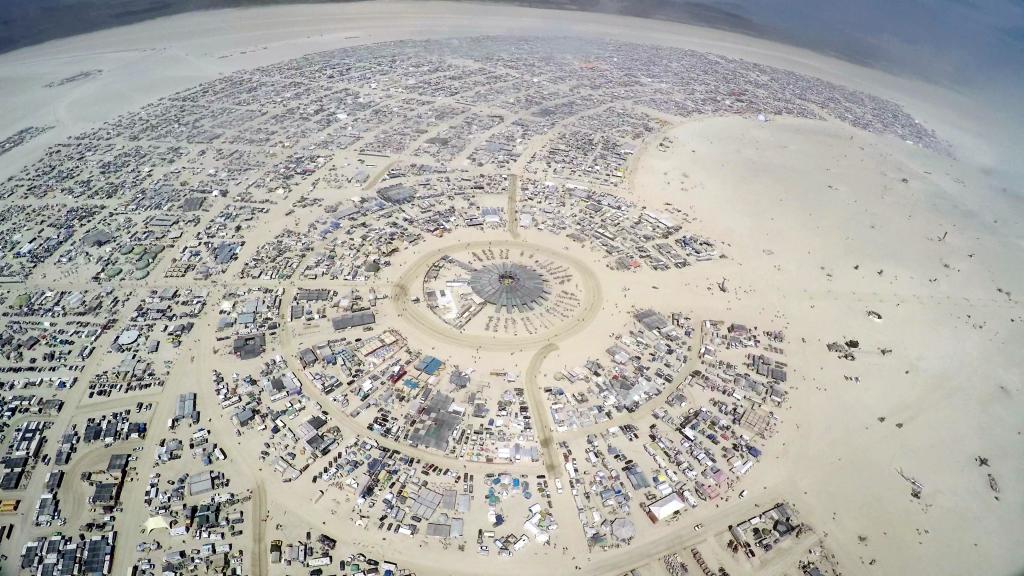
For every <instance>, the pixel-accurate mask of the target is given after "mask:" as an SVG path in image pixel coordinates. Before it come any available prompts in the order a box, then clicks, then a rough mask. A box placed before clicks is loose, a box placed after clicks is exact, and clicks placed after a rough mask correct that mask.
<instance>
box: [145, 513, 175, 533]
mask: <svg viewBox="0 0 1024 576" xmlns="http://www.w3.org/2000/svg"><path fill="white" fill-rule="evenodd" d="M170 528H171V525H170V524H168V523H167V519H166V518H164V517H163V516H153V517H152V518H150V519H149V520H146V522H145V523H143V525H142V529H143V530H145V531H146V534H149V533H150V532H152V531H153V530H160V529H164V530H169V529H170Z"/></svg>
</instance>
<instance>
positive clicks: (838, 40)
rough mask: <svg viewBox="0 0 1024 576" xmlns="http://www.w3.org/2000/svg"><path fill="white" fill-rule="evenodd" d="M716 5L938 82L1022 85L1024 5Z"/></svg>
mask: <svg viewBox="0 0 1024 576" xmlns="http://www.w3.org/2000/svg"><path fill="white" fill-rule="evenodd" d="M670 1H671V0H670ZM709 3H710V4H712V5H716V6H721V7H723V8H727V9H730V10H732V11H735V12H737V13H739V14H742V15H745V16H747V17H748V18H750V19H751V20H753V21H755V22H760V23H762V24H764V25H766V26H768V27H770V28H774V29H776V30H779V31H780V32H781V33H783V34H785V35H789V36H791V37H793V38H794V39H797V40H800V41H802V42H805V43H807V44H808V45H810V46H820V47H821V48H822V49H825V50H830V51H834V52H836V53H837V54H840V55H842V56H844V57H846V58H851V59H855V60H863V61H864V62H866V63H875V64H882V65H884V66H885V67H887V68H895V69H897V70H904V71H906V72H911V73H912V72H917V73H918V74H920V75H923V76H926V77H929V78H931V79H933V80H940V81H945V82H951V83H959V82H970V83H974V82H979V81H980V82H991V81H999V80H1000V78H999V77H1000V76H1007V77H1006V78H1005V80H1006V81H1007V82H1008V83H1016V82H1021V81H1022V76H1024V0H846V1H826V0H722V1H718V0H710V2H709ZM1011 74H1012V75H1013V77H1009V76H1008V75H1011Z"/></svg>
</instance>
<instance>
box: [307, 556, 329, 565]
mask: <svg viewBox="0 0 1024 576" xmlns="http://www.w3.org/2000/svg"><path fill="white" fill-rule="evenodd" d="M330 563H331V557H330V556H319V557H317V558H311V559H310V560H309V562H306V566H309V567H313V566H327V565H328V564H330Z"/></svg>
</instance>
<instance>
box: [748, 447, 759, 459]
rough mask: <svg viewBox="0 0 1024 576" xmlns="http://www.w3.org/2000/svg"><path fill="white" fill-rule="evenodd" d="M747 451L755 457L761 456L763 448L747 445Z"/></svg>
mask: <svg viewBox="0 0 1024 576" xmlns="http://www.w3.org/2000/svg"><path fill="white" fill-rule="evenodd" d="M747 452H750V455H751V456H753V457H754V458H760V457H761V450H759V449H758V448H757V447H756V446H747Z"/></svg>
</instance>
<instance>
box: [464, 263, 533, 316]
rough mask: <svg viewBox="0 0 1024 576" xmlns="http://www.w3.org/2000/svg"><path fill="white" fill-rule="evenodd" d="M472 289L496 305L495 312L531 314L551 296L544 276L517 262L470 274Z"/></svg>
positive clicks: (484, 267)
mask: <svg viewBox="0 0 1024 576" xmlns="http://www.w3.org/2000/svg"><path fill="white" fill-rule="evenodd" d="M469 286H470V288H472V290H473V293H474V294H476V295H477V296H478V297H479V298H480V299H481V300H483V301H484V302H487V303H488V304H493V305H494V310H495V312H502V311H505V312H529V311H532V310H533V309H534V308H535V307H536V306H538V305H540V304H542V303H543V302H544V301H545V300H547V298H548V295H549V294H550V291H549V289H548V282H547V280H546V279H545V278H544V276H543V275H542V274H541V273H540V272H538V271H537V270H535V269H534V268H533V267H531V266H528V265H523V264H517V263H514V262H496V263H493V264H487V265H485V266H482V267H481V268H480V269H478V270H477V271H475V272H473V273H472V274H470V276H469Z"/></svg>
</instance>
